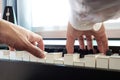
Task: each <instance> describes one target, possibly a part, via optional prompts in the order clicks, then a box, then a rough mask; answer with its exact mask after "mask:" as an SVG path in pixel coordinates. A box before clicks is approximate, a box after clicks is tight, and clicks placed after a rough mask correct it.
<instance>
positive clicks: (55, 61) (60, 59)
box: [54, 57, 64, 64]
mask: <svg viewBox="0 0 120 80" xmlns="http://www.w3.org/2000/svg"><path fill="white" fill-rule="evenodd" d="M54 64H64V58H63V57H62V58H59V59H55V60H54Z"/></svg>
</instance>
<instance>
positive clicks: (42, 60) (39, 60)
mask: <svg viewBox="0 0 120 80" xmlns="http://www.w3.org/2000/svg"><path fill="white" fill-rule="evenodd" d="M37 62H41V63H45V62H46V58H37Z"/></svg>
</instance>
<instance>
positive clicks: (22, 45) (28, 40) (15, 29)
mask: <svg viewBox="0 0 120 80" xmlns="http://www.w3.org/2000/svg"><path fill="white" fill-rule="evenodd" d="M0 43H5V44H7V45H8V46H10V49H12V50H13V49H16V50H26V51H28V52H30V53H31V54H33V55H34V56H36V57H40V58H44V57H45V55H44V43H43V39H42V37H41V36H40V35H38V34H35V33H33V32H32V31H29V30H27V29H25V28H23V27H21V26H17V25H15V24H12V23H10V22H8V21H5V20H1V21H0ZM36 43H37V46H36Z"/></svg>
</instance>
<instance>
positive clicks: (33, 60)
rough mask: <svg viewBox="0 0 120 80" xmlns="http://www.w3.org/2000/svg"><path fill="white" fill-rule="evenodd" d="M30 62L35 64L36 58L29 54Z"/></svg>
mask: <svg viewBox="0 0 120 80" xmlns="http://www.w3.org/2000/svg"><path fill="white" fill-rule="evenodd" d="M30 61H31V62H37V57H36V56H34V55H32V54H30Z"/></svg>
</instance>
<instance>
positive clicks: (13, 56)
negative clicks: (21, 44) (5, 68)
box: [10, 51, 16, 60]
mask: <svg viewBox="0 0 120 80" xmlns="http://www.w3.org/2000/svg"><path fill="white" fill-rule="evenodd" d="M10 60H16V53H15V51H10Z"/></svg>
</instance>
